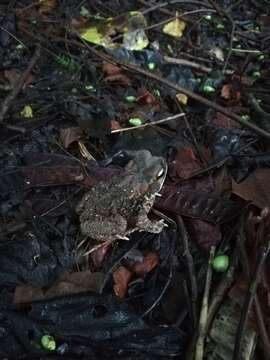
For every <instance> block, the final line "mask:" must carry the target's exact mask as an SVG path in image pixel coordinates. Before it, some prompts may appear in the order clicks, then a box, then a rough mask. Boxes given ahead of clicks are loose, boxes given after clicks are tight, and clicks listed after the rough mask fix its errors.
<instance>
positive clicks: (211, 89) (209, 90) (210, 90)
mask: <svg viewBox="0 0 270 360" xmlns="http://www.w3.org/2000/svg"><path fill="white" fill-rule="evenodd" d="M215 91H216V89H215V88H214V87H213V86H211V85H204V87H203V92H204V93H206V94H210V93H213V92H215Z"/></svg>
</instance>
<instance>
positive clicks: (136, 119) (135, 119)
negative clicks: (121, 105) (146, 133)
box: [128, 118, 143, 126]
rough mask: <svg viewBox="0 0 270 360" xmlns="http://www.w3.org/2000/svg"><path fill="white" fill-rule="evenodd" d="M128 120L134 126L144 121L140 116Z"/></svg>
mask: <svg viewBox="0 0 270 360" xmlns="http://www.w3.org/2000/svg"><path fill="white" fill-rule="evenodd" d="M128 122H129V124H130V125H132V126H140V125H142V123H143V121H142V120H141V119H140V118H131V119H129V120H128Z"/></svg>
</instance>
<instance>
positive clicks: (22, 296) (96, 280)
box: [13, 270, 105, 304]
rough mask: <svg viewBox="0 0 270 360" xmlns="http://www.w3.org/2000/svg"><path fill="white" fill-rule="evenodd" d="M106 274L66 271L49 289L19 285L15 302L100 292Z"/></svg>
mask: <svg viewBox="0 0 270 360" xmlns="http://www.w3.org/2000/svg"><path fill="white" fill-rule="evenodd" d="M104 276H105V275H104V274H102V273H100V272H95V273H91V272H90V271H89V270H87V271H81V272H75V273H64V274H62V275H61V276H60V278H59V279H58V280H57V281H56V282H55V283H54V284H53V285H52V286H51V287H50V288H48V289H43V288H35V287H32V286H17V287H16V290H15V294H14V299H13V302H14V303H15V304H20V303H28V302H32V301H42V300H43V301H44V300H46V299H52V298H55V297H58V296H67V295H71V294H77V293H81V292H85V291H89V290H91V291H94V292H99V290H100V288H101V286H102V284H103V281H104Z"/></svg>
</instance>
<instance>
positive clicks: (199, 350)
mask: <svg viewBox="0 0 270 360" xmlns="http://www.w3.org/2000/svg"><path fill="white" fill-rule="evenodd" d="M214 254H215V246H212V247H211V250H210V256H209V260H208V268H207V274H206V281H205V287H204V294H203V301H202V307H201V314H200V322H199V333H198V339H197V343H196V348H195V357H194V359H195V360H202V359H203V354H204V340H205V337H206V334H207V332H206V327H207V316H208V299H209V294H210V287H211V282H212V261H213V258H214Z"/></svg>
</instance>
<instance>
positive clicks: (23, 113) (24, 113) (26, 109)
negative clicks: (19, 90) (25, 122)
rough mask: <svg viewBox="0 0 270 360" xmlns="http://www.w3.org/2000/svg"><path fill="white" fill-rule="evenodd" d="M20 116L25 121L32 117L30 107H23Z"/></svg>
mask: <svg viewBox="0 0 270 360" xmlns="http://www.w3.org/2000/svg"><path fill="white" fill-rule="evenodd" d="M21 116H22V117H24V118H27V119H29V118H32V117H33V110H32V108H31V106H30V105H25V107H24V108H23V109H22V111H21Z"/></svg>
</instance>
